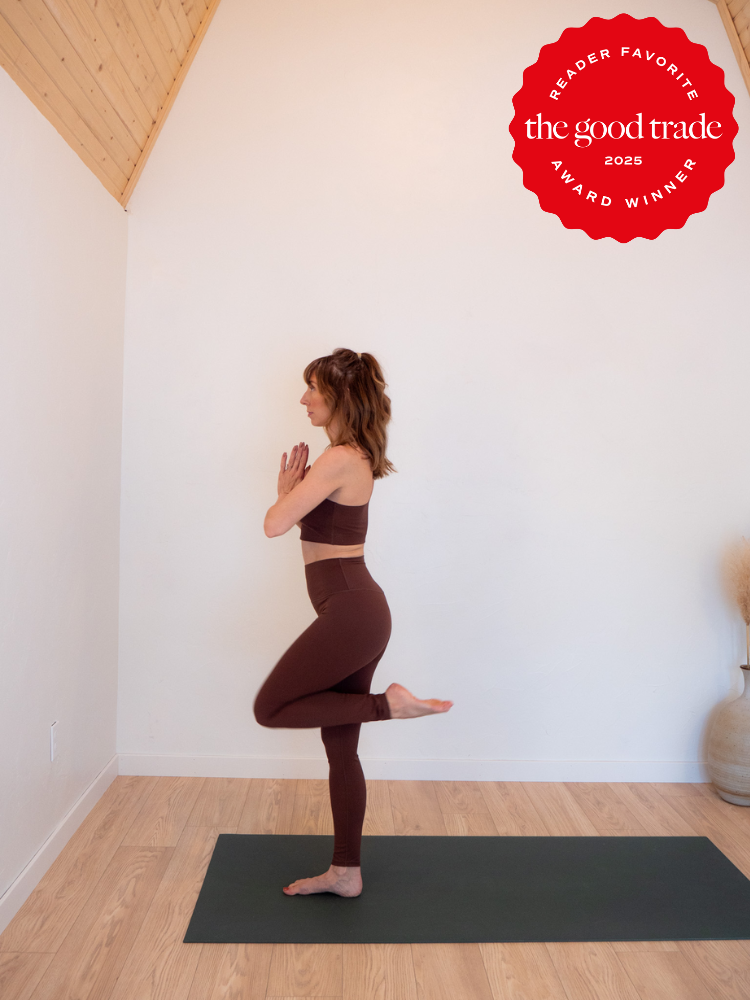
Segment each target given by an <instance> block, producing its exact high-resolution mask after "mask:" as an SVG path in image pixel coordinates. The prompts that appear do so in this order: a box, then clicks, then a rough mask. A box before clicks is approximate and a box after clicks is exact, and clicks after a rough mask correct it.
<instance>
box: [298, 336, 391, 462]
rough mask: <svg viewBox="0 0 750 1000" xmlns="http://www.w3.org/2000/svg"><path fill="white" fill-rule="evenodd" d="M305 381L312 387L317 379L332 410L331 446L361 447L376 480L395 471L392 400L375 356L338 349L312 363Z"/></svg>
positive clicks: (343, 348) (327, 426) (329, 423)
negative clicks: (389, 453)
mask: <svg viewBox="0 0 750 1000" xmlns="http://www.w3.org/2000/svg"><path fill="white" fill-rule="evenodd" d="M304 378H305V382H306V383H307V384H308V385H310V380H311V379H313V378H314V379H315V381H316V383H317V387H318V391H319V392H320V393H321V394H322V396H323V398H324V399H325V401H326V404H327V406H328V408H329V409H330V411H331V419H330V420H329V421H328V424H327V425H326V431H327V432H328V437H329V438H330V439H331V446H336V445H341V444H351V445H354V446H355V447H357V448H360V449H361V450H362V451H363V452H365V454H366V455H367V456H368V458H369V459H370V466H371V468H372V475H373V479H382V478H383V476H387V475H388V474H389V473H390V472H395V471H396V470H395V468H394V467H393V464H392V463H391V462H390V461H389V460H388V458H387V457H386V453H385V451H386V447H387V445H388V434H387V432H386V427H387V425H388V422H389V421H390V419H391V401H390V399H389V397H388V396H387V395H386V392H385V390H386V383H385V379H384V378H383V371H382V369H381V367H380V365H379V364H378V362H377V360H376V359H375V358H374V357H373V356H372V354H364V353H363V354H357V352H356V351H350V350H349V349H348V348H346V347H337V348H336V350H335V351H334V352H333V354H328V355H326V357H324V358H316V359H315V361H311V362H310V364H309V365H308V366H307V368H305V374H304ZM334 418H336V423H337V424H338V427H339V432H338V434H337V435H335V437H334V436H333V435H332V434H331V430H330V426H331V423H332V422H333V420H334Z"/></svg>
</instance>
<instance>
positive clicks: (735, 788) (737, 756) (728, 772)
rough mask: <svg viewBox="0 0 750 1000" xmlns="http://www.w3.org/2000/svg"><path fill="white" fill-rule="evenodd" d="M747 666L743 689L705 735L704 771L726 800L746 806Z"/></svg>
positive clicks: (749, 799)
mask: <svg viewBox="0 0 750 1000" xmlns="http://www.w3.org/2000/svg"><path fill="white" fill-rule="evenodd" d="M748 675H750V669H749V668H748V667H746V666H744V665H743V667H742V677H743V679H744V681H745V690H744V691H743V693H742V694H741V695H740V696H739V698H735V699H734V701H730V702H729V703H728V704H727V705H725V706H724V707H723V708H722V710H721V711H720V712H719V714H718V715H717V716H716V719H715V720H714V724H713V726H712V727H711V734H710V736H709V738H708V773H709V775H710V776H711V781H713V783H714V785H715V786H716V791H717V792H718V793H719V795H720V796H721V797H722V799H726V801H727V802H732V803H734V805H737V806H750V676H748Z"/></svg>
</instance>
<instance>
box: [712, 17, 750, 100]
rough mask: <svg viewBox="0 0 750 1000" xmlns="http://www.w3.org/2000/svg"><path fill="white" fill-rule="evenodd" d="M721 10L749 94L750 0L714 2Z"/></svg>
mask: <svg viewBox="0 0 750 1000" xmlns="http://www.w3.org/2000/svg"><path fill="white" fill-rule="evenodd" d="M713 2H714V3H715V4H716V6H717V7H718V8H719V13H720V14H721V19H722V21H723V22H724V27H725V28H726V29H727V34H728V35H729V41H730V42H731V43H732V48H733V49H734V54H735V56H736V57H737V62H738V63H739V66H740V70H741V71H742V76H743V79H744V81H745V86H746V87H747V90H748V93H750V0H713Z"/></svg>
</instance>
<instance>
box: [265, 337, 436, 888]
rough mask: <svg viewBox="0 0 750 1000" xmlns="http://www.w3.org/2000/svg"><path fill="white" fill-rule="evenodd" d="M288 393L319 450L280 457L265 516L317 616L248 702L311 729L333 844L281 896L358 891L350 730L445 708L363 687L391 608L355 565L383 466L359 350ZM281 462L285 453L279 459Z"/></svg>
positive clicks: (375, 388) (326, 362)
mask: <svg viewBox="0 0 750 1000" xmlns="http://www.w3.org/2000/svg"><path fill="white" fill-rule="evenodd" d="M304 378H305V382H306V384H307V390H306V392H305V394H304V396H303V397H302V399H301V400H300V402H301V403H302V405H303V406H305V407H306V408H307V415H308V417H309V418H310V423H311V424H312V425H313V427H323V428H325V431H326V434H327V435H328V438H329V440H330V442H331V443H330V445H329V447H328V448H327V449H326V450H325V451H324V452H323V454H322V455H321V456H320V458H319V459H317V461H316V462H315V463H314V464H313V465H312V466H308V465H307V457H308V451H309V450H308V446H307V445H306V444H304V443H300V444H298V445H295V446H294V447H293V448H292V451H291V454H290V455H289V456H287V453H286V452H284V454H283V455H282V456H281V470H280V472H279V479H278V494H279V496H278V499H277V501H276V503H275V504H274V505H273V507H271V508H270V509H269V511H268V513H267V514H266V519H265V524H264V528H265V532H266V534H267V535H268V536H269V537H274V536H276V535H283V534H285V532H287V531H289V529H290V528H292V527H293V526H294V525H295V524H299V526H300V527H301V528H302V532H301V535H300V538H301V539H302V557H303V559H304V562H305V576H306V578H307V592H308V594H309V595H310V600H311V601H312V605H313V607H314V608H315V611H316V613H317V615H318V617H317V618H316V620H315V621H314V622H313V623H312V625H310V627H309V628H308V629H306V630H305V631H304V632H303V633H302V635H301V636H300V637H299V638H298V639H297V640H296V642H294V643H293V644H292V645H291V646H290V647H289V649H288V650H287V651H286V653H284V655H283V656H282V657H281V659H280V660H279V662H278V663H277V664H276V666H275V667H274V669H273V670H272V672H271V674H270V675H269V677H268V678H267V679H266V681H265V683H264V684H263V687H262V688H261V689H260V691H259V692H258V696H257V698H256V699H255V718H256V719H257V720H258V722H259V723H260V724H261V725H262V726H273V727H280V728H286V729H317V728H318V727H320V730H321V736H322V738H323V744H324V746H325V748H326V754H327V756H328V763H329V789H330V795H331V809H332V812H333V828H334V849H333V862H332V864H331V867H330V868H329V869H328V871H327V872H325V873H324V874H323V875H318V876H317V877H315V878H302V879H299V880H298V881H296V882H293V883H292V884H291V885H289V886H285V887H284V892H285V893H286V894H287V895H289V896H294V895H298V894H299V895H307V894H309V893H313V892H335V893H337V894H338V895H339V896H358V895H359V894H360V893H361V892H362V875H361V872H360V864H359V861H360V859H359V851H360V844H361V840H362V824H363V822H364V818H365V803H366V790H365V779H364V775H363V773H362V767H361V765H360V762H359V757H358V756H357V742H358V740H359V727H360V725H361V724H362V723H363V722H376V721H378V720H380V719H415V718H417V717H418V716H420V715H434V714H436V713H439V712H447V711H448V709H449V708H450V707H451V705H452V702H450V701H438V700H437V699H428V700H427V701H422V700H420V699H419V698H415V697H414V695H413V694H411V693H410V692H409V691H407V690H406V688H404V687H402V686H401V685H400V684H391V685H390V687H389V688H388V689H387V691H386V692H385V693H384V694H370V683H371V681H372V675H373V673H374V672H375V668H376V667H377V665H378V662H379V660H380V657H381V656H382V655H383V653H384V652H385V647H386V646H387V645H388V639H389V638H390V634H391V614H390V611H389V610H388V603H387V602H386V599H385V595H384V594H383V591H382V590H381V589H380V587H379V586H378V585H377V583H375V581H374V580H373V578H372V577H371V576H370V574H369V572H368V571H367V567H366V566H365V559H364V542H365V535H366V534H367V507H368V504H369V501H370V496H371V494H372V488H373V480H375V479H381V478H382V477H383V476H386V475H388V473H389V472H393V471H394V469H393V466H392V465H391V463H390V462H389V461H388V459H387V458H386V454H385V451H386V425H387V424H388V421H389V420H390V415H391V401H390V399H389V398H388V396H387V395H386V394H385V388H386V386H385V382H384V380H383V373H382V372H381V370H380V365H379V364H378V362H377V361H376V360H375V358H374V357H373V356H372V355H371V354H356V353H355V352H354V351H349V350H346V349H345V348H338V349H337V350H335V351H334V352H333V354H330V355H328V356H327V357H324V358H318V359H317V360H316V361H313V362H311V364H309V365H308V366H307V368H306V369H305V374H304ZM287 458H288V460H287Z"/></svg>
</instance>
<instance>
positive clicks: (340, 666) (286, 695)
mask: <svg viewBox="0 0 750 1000" xmlns="http://www.w3.org/2000/svg"><path fill="white" fill-rule="evenodd" d="M305 576H306V577H307V592H308V594H309V595H310V600H311V601H312V604H313V607H314V608H315V611H316V612H317V615H318V617H317V618H316V619H315V621H314V622H313V623H312V625H310V627H309V628H307V629H305V631H304V632H303V633H302V635H301V636H300V637H299V638H298V639H297V640H296V641H295V642H294V643H292V645H291V646H290V647H289V649H288V650H287V651H286V653H284V655H283V656H282V657H281V659H280V660H279V662H278V663H277V664H276V666H275V667H274V668H273V670H272V671H271V673H270V674H269V676H268V677H267V678H266V681H265V683H264V684H263V687H262V688H261V689H260V691H259V692H258V696H257V698H256V699H255V718H256V719H257V720H258V722H259V723H260V724H261V726H272V727H279V728H283V729H317V728H318V726H320V729H321V736H322V738H323V745H324V746H325V748H326V754H327V756H328V764H329V777H328V786H329V789H330V794H331V810H332V812H333V829H334V850H333V862H332V863H333V864H334V865H342V866H344V867H347V868H352V867H357V866H358V865H359V862H360V858H359V850H360V844H361V841H362V824H363V823H364V819H365V805H366V802H367V792H366V789H365V778H364V774H363V773H362V765H361V764H360V762H359V757H358V756H357V743H358V742H359V727H360V725H361V723H363V722H376V721H378V720H380V719H390V717H391V716H390V711H389V709H388V701H387V699H386V697H385V695H384V694H370V684H371V682H372V675H373V674H374V673H375V668H376V667H377V665H378V662H379V661H380V657H381V656H382V655H383V653H384V652H385V647H386V646H387V645H388V640H389V638H390V635H391V613H390V611H389V609H388V604H387V602H386V599H385V594H384V593H383V591H382V590H381V589H380V587H379V586H378V585H377V583H375V581H374V580H373V578H372V577H371V576H370V574H369V572H368V570H367V567H366V566H365V560H364V556H357V557H355V558H352V559H322V560H320V561H319V562H313V563H308V564H307V566H305Z"/></svg>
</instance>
